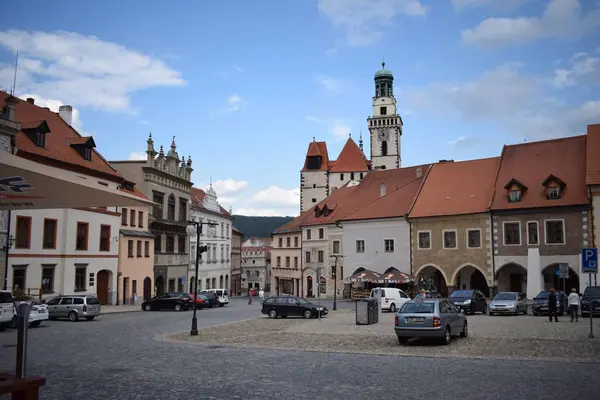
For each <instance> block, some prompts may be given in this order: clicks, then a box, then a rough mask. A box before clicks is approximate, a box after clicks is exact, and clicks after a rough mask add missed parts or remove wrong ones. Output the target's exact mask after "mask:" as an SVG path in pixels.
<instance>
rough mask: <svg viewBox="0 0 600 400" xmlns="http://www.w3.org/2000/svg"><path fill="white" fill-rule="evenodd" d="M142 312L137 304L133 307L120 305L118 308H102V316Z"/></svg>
mask: <svg viewBox="0 0 600 400" xmlns="http://www.w3.org/2000/svg"><path fill="white" fill-rule="evenodd" d="M136 311H142V306H141V305H139V304H135V305H120V306H102V309H101V313H102V314H117V313H126V312H136Z"/></svg>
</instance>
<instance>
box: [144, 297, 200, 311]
mask: <svg viewBox="0 0 600 400" xmlns="http://www.w3.org/2000/svg"><path fill="white" fill-rule="evenodd" d="M191 306H192V298H191V297H190V296H189V295H188V294H187V293H182V292H167V293H164V294H162V295H160V296H158V297H153V298H151V299H148V300H146V301H144V302H143V303H142V310H144V311H158V310H175V311H186V310H189V309H190V307H191Z"/></svg>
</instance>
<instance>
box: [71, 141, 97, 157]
mask: <svg viewBox="0 0 600 400" xmlns="http://www.w3.org/2000/svg"><path fill="white" fill-rule="evenodd" d="M67 141H68V142H69V145H70V146H71V147H72V148H73V149H74V150H75V151H77V152H78V153H79V155H80V156H81V157H83V159H84V160H86V161H92V149H93V148H94V147H96V143H95V142H94V139H93V138H92V137H91V136H87V137H77V138H69V139H67Z"/></svg>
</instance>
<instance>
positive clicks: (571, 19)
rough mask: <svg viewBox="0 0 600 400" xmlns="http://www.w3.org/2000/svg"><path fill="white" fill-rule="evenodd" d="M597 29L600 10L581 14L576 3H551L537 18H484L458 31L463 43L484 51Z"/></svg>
mask: <svg viewBox="0 0 600 400" xmlns="http://www.w3.org/2000/svg"><path fill="white" fill-rule="evenodd" d="M598 26H600V8H598V7H597V6H596V9H595V10H593V11H590V12H589V13H587V14H586V15H583V14H582V11H581V3H580V1H579V0H552V1H550V2H549V3H548V5H547V7H546V9H545V10H544V12H543V14H542V15H541V16H540V17H516V18H487V19H485V20H483V21H482V22H481V23H480V24H479V25H477V26H476V27H474V28H471V29H467V30H464V31H463V32H462V40H463V42H464V43H466V44H470V45H476V46H480V47H484V48H498V47H502V46H508V45H514V44H522V43H527V42H532V41H534V40H536V39H541V38H553V37H564V36H580V35H585V34H588V33H593V32H594V31H595V30H596V29H597V28H598Z"/></svg>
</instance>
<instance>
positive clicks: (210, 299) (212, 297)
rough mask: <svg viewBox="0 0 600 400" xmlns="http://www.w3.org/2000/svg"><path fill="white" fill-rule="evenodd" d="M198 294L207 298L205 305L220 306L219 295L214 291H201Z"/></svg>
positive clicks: (208, 306) (207, 306)
mask: <svg viewBox="0 0 600 400" xmlns="http://www.w3.org/2000/svg"><path fill="white" fill-rule="evenodd" d="M198 296H202V297H204V298H205V299H206V301H205V302H204V307H206V308H213V307H218V306H219V297H218V296H217V295H216V294H215V293H214V292H200V293H198Z"/></svg>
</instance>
